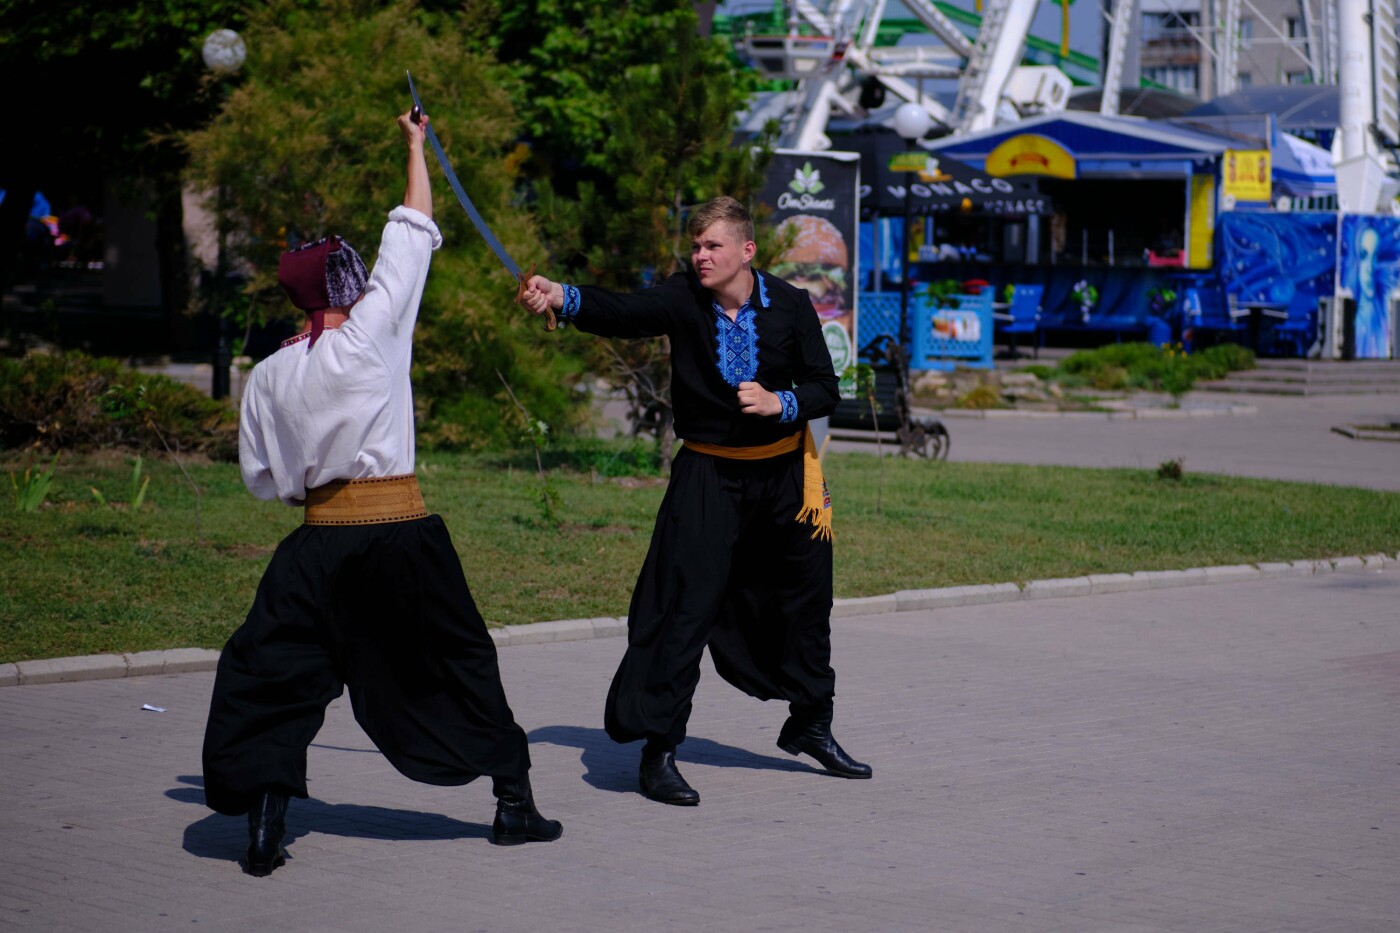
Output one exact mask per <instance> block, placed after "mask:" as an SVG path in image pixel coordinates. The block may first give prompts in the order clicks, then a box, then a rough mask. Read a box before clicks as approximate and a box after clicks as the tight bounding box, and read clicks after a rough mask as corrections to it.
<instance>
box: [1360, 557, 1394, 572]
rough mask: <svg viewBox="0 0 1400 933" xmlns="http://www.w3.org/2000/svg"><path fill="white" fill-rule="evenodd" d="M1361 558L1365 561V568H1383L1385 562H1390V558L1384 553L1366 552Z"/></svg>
mask: <svg viewBox="0 0 1400 933" xmlns="http://www.w3.org/2000/svg"><path fill="white" fill-rule="evenodd" d="M1361 559H1362V560H1363V561H1365V563H1366V569H1367V570H1384V569H1385V566H1386V564H1388V563H1390V558H1388V557H1386V556H1385V555H1384V554H1367V555H1366V556H1364V557H1362V558H1361Z"/></svg>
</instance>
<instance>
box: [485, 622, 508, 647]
mask: <svg viewBox="0 0 1400 933" xmlns="http://www.w3.org/2000/svg"><path fill="white" fill-rule="evenodd" d="M511 628H513V626H510V625H496V626H492V627H490V628H488V629H487V630H486V634H488V635H490V636H491V640H492V641H493V642H495V643H496V647H497V648H504V647H505V646H506V645H509V644H510V630H511Z"/></svg>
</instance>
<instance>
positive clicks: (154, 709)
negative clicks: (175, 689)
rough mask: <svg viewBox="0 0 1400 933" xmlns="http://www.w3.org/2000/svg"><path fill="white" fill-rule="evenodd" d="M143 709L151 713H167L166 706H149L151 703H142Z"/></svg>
mask: <svg viewBox="0 0 1400 933" xmlns="http://www.w3.org/2000/svg"><path fill="white" fill-rule="evenodd" d="M141 708H142V709H146V710H150V711H151V712H153V713H163V712H165V707H164V706H152V705H151V704H149V703H142V704H141Z"/></svg>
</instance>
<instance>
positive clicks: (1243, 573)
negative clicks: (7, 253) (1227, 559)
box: [1202, 564, 1263, 583]
mask: <svg viewBox="0 0 1400 933" xmlns="http://www.w3.org/2000/svg"><path fill="white" fill-rule="evenodd" d="M1202 569H1204V570H1205V574H1206V582H1207V583H1242V582H1244V581H1246V580H1258V579H1259V578H1260V577H1262V576H1263V573H1262V572H1261V571H1260V569H1259V568H1258V567H1255V566H1254V565H1252V564H1233V565H1229V566H1224V567H1205V568H1202Z"/></svg>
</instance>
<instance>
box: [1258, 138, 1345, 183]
mask: <svg viewBox="0 0 1400 933" xmlns="http://www.w3.org/2000/svg"><path fill="white" fill-rule="evenodd" d="M1273 164H1274V179H1273V180H1274V190H1275V193H1276V194H1287V195H1292V196H1293V197H1304V198H1310V197H1311V198H1315V197H1322V196H1326V195H1330V194H1336V193H1337V173H1336V170H1335V169H1334V168H1333V167H1332V154H1331V153H1330V152H1328V151H1327V150H1326V149H1323V148H1321V147H1319V146H1314V145H1313V144H1312V143H1310V142H1308V141H1307V140H1303V139H1299V138H1298V137H1297V136H1294V135H1293V134H1292V133H1284V132H1278V133H1275V134H1274V146H1273Z"/></svg>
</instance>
